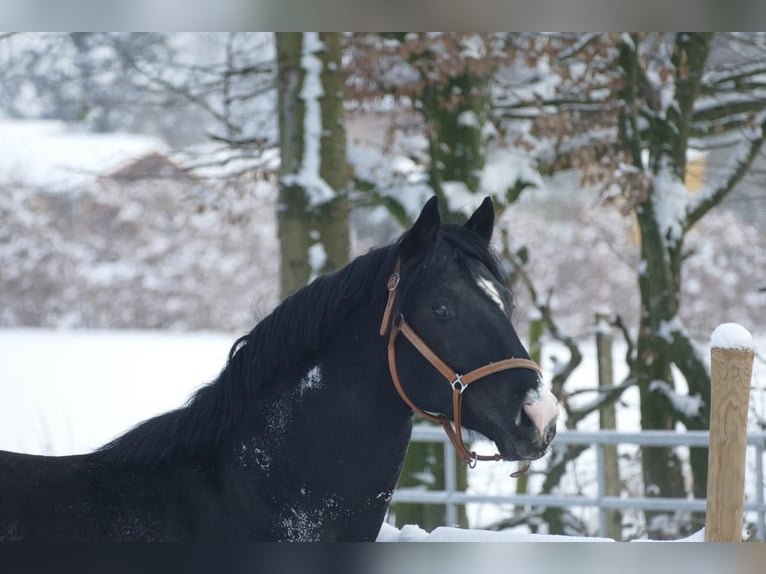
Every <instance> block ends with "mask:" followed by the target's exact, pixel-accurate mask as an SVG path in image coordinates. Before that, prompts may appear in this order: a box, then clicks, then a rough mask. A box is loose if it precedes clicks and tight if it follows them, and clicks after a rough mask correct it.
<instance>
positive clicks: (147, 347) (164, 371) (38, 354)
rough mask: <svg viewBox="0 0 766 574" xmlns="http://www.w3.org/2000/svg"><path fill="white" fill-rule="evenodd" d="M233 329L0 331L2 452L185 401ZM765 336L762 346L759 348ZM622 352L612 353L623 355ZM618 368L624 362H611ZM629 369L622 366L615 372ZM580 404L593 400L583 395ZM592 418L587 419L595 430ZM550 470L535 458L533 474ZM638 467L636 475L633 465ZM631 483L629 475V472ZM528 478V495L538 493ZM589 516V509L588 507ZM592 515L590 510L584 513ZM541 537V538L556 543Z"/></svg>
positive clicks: (94, 441)
mask: <svg viewBox="0 0 766 574" xmlns="http://www.w3.org/2000/svg"><path fill="white" fill-rule="evenodd" d="M234 339H235V336H234V335H227V334H222V333H168V332H153V331H52V330H36V329H3V330H0V450H12V451H18V452H28V453H35V454H52V455H64V454H73V453H82V452H87V451H90V450H92V449H94V448H96V447H98V446H100V445H101V444H103V443H105V442H107V441H108V440H110V439H111V438H114V437H115V436H116V435H118V434H120V433H121V432H123V431H125V430H126V429H128V428H130V427H131V426H133V425H134V424H136V423H138V422H140V421H141V420H143V419H146V418H147V417H149V416H152V415H154V414H157V413H159V412H163V411H166V410H169V409H172V408H175V407H177V406H180V405H181V404H182V403H183V402H184V401H185V399H186V398H187V397H188V396H189V395H190V394H191V393H192V392H193V391H194V390H195V389H196V388H198V387H199V386H200V385H202V384H204V383H206V382H209V381H210V380H212V379H214V378H215V376H216V375H217V373H218V371H219V370H220V369H221V368H222V367H223V365H224V363H225V360H226V356H227V353H228V351H229V347H230V346H231V344H232V343H233V341H234ZM762 343H763V341H761V344H760V345H759V344H758V343H757V344H756V348H758V347H760V348H761V349H763V348H764V347H763V344H762ZM584 350H585V353H584V360H583V363H582V365H581V366H580V367H579V368H578V370H577V371H576V375H575V379H574V381H573V384H572V388H586V387H588V386H592V385H593V381H595V356H594V353H593V350H592V345H591V346H588V345H586V346H584ZM618 352H621V351H620V350H619V349H615V357H616V358H618V357H619V355H618V354H617V353H618ZM556 354H559V353H558V351H557V350H556V348H555V347H549V350H548V351H546V352H545V353H544V355H545V357H546V359H545V360H544V361H543V368H544V370H545V371H546V372H547V373H550V372H551V370H552V368H553V361H552V360H551V357H552V356H554V355H556ZM615 366H616V367H619V361H615ZM622 374H623V373H622V372H621V371H620V370H619V368H618V369H617V372H616V373H615V376H616V377H617V378H618V379H619V377H620V376H621V375H622ZM765 383H766V369H764V366H763V364H762V363H759V362H757V366H756V375H755V380H754V393H753V404H752V405H751V407H752V408H753V409H754V411H755V412H757V413H760V415H761V416H763V412H764V411H763V407H764V398H763V388H764V384H765ZM582 400H588V399H587V396H585V397H584V398H583V399H582ZM596 424H597V423H596V420H595V418H593V419H592V420H590V421H589V420H587V419H586V421H584V425H585V426H586V427H587V428H595V426H596ZM638 429H639V419H638V412H637V409H636V397H635V394H634V391H628V392H627V393H626V394H625V396H624V399H623V401H622V402H621V403H620V405H619V409H618V430H622V431H634V430H638ZM594 464H595V463H594V460H593V457H588V456H583V457H581V459H580V460H579V461H578V464H577V468H575V469H574V470H573V472H572V473H571V476H568V477H567V478H566V479H565V480H564V481H563V483H562V488H564V489H566V490H567V491H568V492H577V491H580V492H584V491H587V489H588V488H590V486H589V485H588V482H591V483H592V477H593V476H594V472H595V466H594ZM511 466H512V464H511V463H499V464H486V465H481V466H479V467H478V468H477V469H475V470H473V471H471V472H469V491H470V492H475V493H498V494H510V493H512V492H513V488H514V484H515V483H514V481H513V480H511V479H509V478H508V474H509V469H510V467H511ZM535 468H538V469H539V470H542V469H543V468H544V462H543V461H540V462H536V463H534V465H533V470H534V469H535ZM636 472H638V471H637V470H636ZM623 478H625V480H626V482H627V483H628V484H629V483H630V481H631V476H630V474H629V473H628V474H627V475H626V476H624V477H623ZM540 479H541V477H540V476H537V477H535V476H534V475H533V476H532V477H531V485H530V486H531V488H530V491H531V492H534V491H535V481H536V480H540ZM504 512H505V510H504V509H503V508H502V507H499V506H498V505H490V504H482V505H478V504H477V505H470V506H469V519H470V524H471V525H472V526H473V527H478V528H480V527H481V526H482V525H486V524H490V523H491V522H493V521H494V520H496V519H498V518H501V517H502V516H503V515H504V514H503V513H504ZM591 514H592V511H591ZM583 518H584V519H587V511H585V510H584V511H583ZM529 536H531V535H529V534H528V533H525V532H524V531H523V530H521V531H517V532H504V533H497V532H489V531H480V530H475V531H471V532H470V533H469V532H466V531H459V530H455V529H439V530H437V531H434V532H433V533H430V534H429V533H427V532H424V531H423V530H422V529H420V528H418V527H416V526H407V527H405V528H402V529H395V528H393V527H389V526H387V525H386V526H385V527H384V530H383V531H382V533H381V540H402V541H405V540H409V541H425V540H435V541H445V540H454V539H461V540H485V541H491V540H526V539H527V538H528V537H529ZM554 539H557V537H550V538H547V537H544V536H543V537H542V538H538V540H554Z"/></svg>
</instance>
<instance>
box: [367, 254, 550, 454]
mask: <svg viewBox="0 0 766 574" xmlns="http://www.w3.org/2000/svg"><path fill="white" fill-rule="evenodd" d="M399 269H400V262H399V260H398V259H397V261H396V265H395V267H394V272H393V273H392V274H391V276H390V277H389V278H388V285H387V288H388V301H387V302H386V309H385V311H384V312H383V320H382V321H381V324H380V334H381V336H383V335H385V334H386V332H387V331H388V330H389V327H390V329H391V335H390V337H389V339H388V368H389V370H390V371H391V379H392V380H393V382H394V386H395V387H396V391H397V392H398V393H399V396H400V397H401V398H402V400H403V401H404V402H405V403H407V405H408V406H409V407H410V408H411V409H412V410H413V411H415V412H416V413H418V414H419V415H420V416H422V417H423V418H425V419H428V420H430V421H432V422H436V423H439V424H441V425H442V427H443V428H444V432H446V433H447V436H448V437H449V439H450V442H451V443H452V446H454V447H455V450H456V451H457V453H458V455H459V456H460V458H461V459H462V460H463V462H465V463H466V464H468V465H469V466H470V467H471V468H473V466H475V465H476V461H478V460H501V459H502V458H503V457H502V455H501V454H500V453H498V454H494V455H479V454H476V453H475V452H473V451H470V452H469V451H468V449H467V448H466V446H465V443H463V436H462V429H461V426H460V419H461V416H462V407H463V393H464V392H465V390H466V389H467V388H468V385H470V384H471V383H473V382H475V381H477V380H479V379H481V378H483V377H486V376H488V375H492V374H494V373H497V372H500V371H505V370H508V369H531V370H533V371H535V372H536V373H537V374H538V375H542V371H541V370H540V366H539V365H538V364H537V363H535V362H534V361H531V360H529V359H504V360H502V361H498V362H496V363H488V364H486V365H484V366H483V367H479V368H477V369H474V370H473V371H470V372H468V373H466V374H465V375H461V374H459V373H458V372H456V371H455V370H454V369H452V368H451V367H449V366H448V365H447V363H445V362H444V361H442V360H441V359H440V358H439V356H438V355H437V354H436V353H434V352H433V350H431V348H430V347H429V346H428V345H427V344H426V342H425V341H423V339H421V338H420V336H419V335H418V334H417V333H416V332H415V330H414V329H413V328H412V327H410V325H409V323H407V321H405V320H404V315H402V314H401V313H400V314H399V315H398V316H397V317H396V318H395V319H394V320H393V321H392V320H391V317H392V315H393V311H394V306H395V305H396V297H397V293H398V288H399V280H400V275H399ZM399 333H401V334H402V335H404V337H405V338H406V339H407V340H408V341H409V342H410V344H412V346H413V347H415V349H417V350H418V352H419V353H420V354H421V355H423V357H425V358H426V359H427V360H428V362H429V363H431V365H433V366H434V368H436V370H437V371H439V372H440V373H441V374H442V375H443V376H444V377H445V378H446V379H447V382H448V383H449V385H450V387H451V388H452V414H453V416H454V418H455V420H454V427H453V425H452V421H450V419H449V418H448V417H447V416H445V415H433V414H431V413H428V412H426V411H424V410H423V409H421V408H420V407H418V406H417V405H416V404H415V403H413V402H412V400H410V398H409V397H408V396H407V393H405V392H404V388H403V387H402V383H401V381H400V380H399V373H398V369H397V367H396V346H395V342H396V337H397V336H398V335H399Z"/></svg>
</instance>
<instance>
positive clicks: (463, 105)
mask: <svg viewBox="0 0 766 574" xmlns="http://www.w3.org/2000/svg"><path fill="white" fill-rule="evenodd" d="M488 89H489V78H488V77H477V76H474V75H470V74H469V73H464V74H459V75H456V76H454V77H452V78H449V79H448V80H447V81H446V82H445V83H444V84H439V85H437V84H431V85H429V86H427V87H426V90H425V94H424V97H423V113H424V114H425V120H426V124H427V128H426V129H427V130H428V138H429V149H430V156H431V157H430V160H431V163H430V169H429V180H430V184H431V187H432V188H433V190H434V193H436V195H438V196H439V198H440V200H441V205H442V206H444V209H445V210H444V220H445V221H447V222H462V220H463V219H464V215H462V214H460V213H459V212H458V208H459V207H460V205H459V203H457V202H455V201H453V202H452V203H451V202H450V191H452V190H451V189H450V188H449V186H450V185H455V186H460V187H463V186H464V188H465V190H467V191H468V192H469V193H478V192H479V191H480V190H479V180H480V172H481V169H482V168H483V167H484V160H485V145H484V140H483V138H482V130H481V127H482V125H483V124H484V121H485V120H486V117H487V108H488V104H489V98H488ZM445 184H447V186H446V188H445ZM457 201H458V202H459V201H460V200H459V199H458V200H457ZM454 456H456V455H454ZM457 465H458V466H457V489H458V490H461V491H464V490H465V489H466V488H467V486H468V476H467V470H466V467H465V465H464V464H463V463H462V462H460V461H459V460H458V461H457ZM424 477H425V478H427V481H425V482H424V481H423V478H424ZM432 479H433V481H432ZM399 486H400V487H413V486H421V487H422V486H425V488H427V489H429V490H442V489H443V488H444V451H443V449H442V448H441V445H436V444H419V443H414V444H412V445H411V446H410V448H409V450H408V451H407V457H406V458H405V461H404V466H403V467H402V474H401V476H400V479H399ZM395 512H396V521H397V523H398V524H400V525H401V524H420V525H421V526H422V527H423V528H426V529H433V528H436V527H437V526H442V525H444V524H445V520H446V508H445V507H444V506H441V505H425V504H420V505H418V504H407V505H403V504H400V505H396V508H395ZM458 525H459V526H463V527H465V526H468V518H467V516H466V512H465V506H461V507H460V510H459V512H458Z"/></svg>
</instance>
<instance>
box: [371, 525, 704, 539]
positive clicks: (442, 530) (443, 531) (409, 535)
mask: <svg viewBox="0 0 766 574" xmlns="http://www.w3.org/2000/svg"><path fill="white" fill-rule="evenodd" d="M704 541H705V529H704V528H702V529H701V530H699V531H697V532H695V533H694V534H692V535H691V536H687V537H686V538H681V539H679V540H673V541H670V542H704ZM377 542H614V540H613V539H611V538H600V537H597V536H588V537H585V536H564V535H559V534H527V533H519V532H511V531H507V530H503V531H495V530H481V529H465V528H452V527H449V526H441V527H439V528H435V529H434V530H432V531H431V532H427V531H426V530H423V529H422V528H421V527H420V526H418V525H416V524H405V525H404V526H402V527H401V528H395V527H393V526H391V525H390V524H386V523H384V524H383V525H382V526H381V529H380V532H379V533H378V537H377ZM634 542H643V543H646V542H662V541H655V540H635V541H634ZM664 542H668V541H664Z"/></svg>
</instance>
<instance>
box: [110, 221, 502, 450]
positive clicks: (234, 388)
mask: <svg viewBox="0 0 766 574" xmlns="http://www.w3.org/2000/svg"><path fill="white" fill-rule="evenodd" d="M405 236H406V234H405V235H404V236H402V238H400V239H399V241H398V242H396V243H394V244H392V245H389V246H386V247H381V248H378V249H373V250H372V251H370V252H368V253H367V254H365V255H362V256H359V257H357V258H356V259H354V260H353V261H351V262H350V263H349V264H348V265H346V266H345V267H343V268H342V269H339V270H338V271H335V272H333V273H329V274H327V275H322V276H320V277H318V278H317V279H315V280H314V281H313V282H311V283H310V284H309V285H306V286H305V287H303V288H301V289H299V290H298V291H297V292H296V293H294V294H293V295H290V296H289V297H287V298H286V299H285V300H284V301H283V302H282V303H280V304H279V305H278V306H277V307H276V308H275V309H274V311H273V312H272V313H271V314H269V315H268V316H266V317H265V318H264V319H263V320H262V321H260V322H259V323H257V324H256V325H255V327H254V328H253V329H252V330H251V331H250V332H249V333H247V334H245V335H243V336H241V337H240V338H239V339H237V340H236V342H235V343H234V344H233V345H232V347H231V350H230V351H229V356H228V360H227V362H226V365H225V366H224V368H223V370H222V371H221V373H220V374H219V375H218V377H217V378H216V379H215V380H214V381H212V382H211V383H209V384H207V385H205V386H203V387H202V388H200V389H199V390H198V391H196V392H195V393H194V394H193V395H192V396H191V397H190V398H189V400H188V401H187V403H186V404H185V405H184V406H182V407H180V408H178V409H175V410H172V411H169V412H166V413H163V414H160V415H157V416H155V417H153V418H150V419H148V420H146V421H144V422H141V423H139V424H138V425H137V426H135V427H134V428H133V429H132V430H129V431H127V432H126V433H124V434H123V435H121V436H119V437H118V438H116V439H114V440H113V441H111V442H109V443H107V444H106V445H104V446H103V447H101V448H100V449H99V450H98V451H97V452H98V453H99V455H100V457H101V460H103V461H105V462H107V463H110V464H116V465H125V464H139V465H154V464H159V463H161V462H164V461H168V460H171V459H193V458H197V459H198V458H205V457H213V456H214V455H215V454H216V453H217V452H218V451H219V447H220V446H221V445H222V444H224V443H225V441H226V440H227V438H229V437H231V436H232V433H233V431H234V430H235V429H236V428H237V425H238V424H239V422H240V421H241V420H242V418H243V417H244V415H245V412H246V408H247V406H248V405H249V404H250V401H251V399H253V398H254V397H256V396H257V395H258V393H259V390H262V388H263V386H264V385H267V384H268V383H269V381H271V380H272V379H273V378H274V375H275V374H276V373H278V372H279V371H280V370H281V369H284V368H287V367H289V366H291V365H295V364H296V363H299V362H300V361H302V360H308V359H309V358H311V357H312V356H314V355H315V354H316V353H318V352H320V351H321V349H322V347H323V345H324V344H325V343H326V342H327V341H328V339H329V338H330V336H331V335H332V334H333V333H334V332H336V330H337V329H338V327H339V326H340V325H341V324H342V323H343V322H344V321H345V320H346V319H347V318H348V316H349V315H350V314H351V313H353V312H354V311H355V310H356V309H357V308H358V307H359V306H360V305H369V304H370V302H371V301H373V302H374V304H377V303H378V302H379V307H380V309H381V311H382V309H383V306H384V299H385V296H386V291H385V289H383V288H381V287H382V286H383V285H385V283H386V278H387V277H388V274H389V273H390V272H391V270H393V267H394V260H395V258H396V257H397V256H398V253H399V246H400V244H401V242H402V240H403V239H404V237H405ZM445 256H446V257H447V258H449V259H452V260H456V261H457V262H458V264H459V265H462V266H463V267H465V268H468V269H472V268H475V266H476V264H477V262H478V263H480V264H483V265H484V266H485V267H486V268H487V269H488V270H489V271H490V273H492V275H493V276H494V277H495V278H496V279H497V280H499V281H504V280H505V279H504V274H503V272H502V269H501V267H500V264H499V262H498V259H497V257H496V256H495V255H494V253H493V252H492V250H491V249H488V248H487V246H486V244H485V243H484V241H483V240H482V239H481V238H479V236H478V235H476V234H474V233H472V232H468V231H466V230H465V229H464V228H463V227H462V226H459V225H442V226H441V228H440V230H439V233H438V234H437V236H436V243H435V245H434V246H433V249H429V250H427V252H426V254H425V255H424V256H423V259H422V260H419V261H418V262H417V264H414V265H410V266H408V269H410V273H409V277H404V276H403V277H402V296H403V297H406V292H407V291H408V290H409V289H412V288H414V286H416V285H418V284H420V282H421V279H422V277H423V276H424V275H425V274H426V273H427V272H428V269H430V268H432V266H433V265H439V264H441V263H443V261H444V259H443V258H444V257H445ZM373 328H374V329H377V324H376V325H374V326H373Z"/></svg>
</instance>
